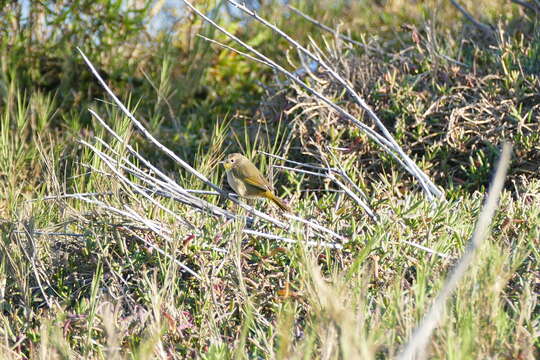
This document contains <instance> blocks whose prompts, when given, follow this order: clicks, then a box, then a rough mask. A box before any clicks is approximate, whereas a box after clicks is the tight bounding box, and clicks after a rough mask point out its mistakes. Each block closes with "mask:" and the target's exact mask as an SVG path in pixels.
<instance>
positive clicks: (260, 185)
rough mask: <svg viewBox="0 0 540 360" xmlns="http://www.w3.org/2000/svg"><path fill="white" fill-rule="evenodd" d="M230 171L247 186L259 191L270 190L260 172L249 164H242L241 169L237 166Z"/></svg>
mask: <svg viewBox="0 0 540 360" xmlns="http://www.w3.org/2000/svg"><path fill="white" fill-rule="evenodd" d="M232 170H233V172H234V175H236V176H237V177H238V178H240V179H242V180H243V181H244V182H246V183H247V184H249V185H251V186H253V187H255V188H257V189H260V190H261V191H266V190H271V187H270V184H269V183H268V181H266V179H265V178H264V177H263V176H262V174H261V172H260V171H259V170H258V169H257V168H256V167H255V165H253V164H252V163H251V162H244V163H243V164H242V167H241V168H240V166H238V167H235V168H233V169H232ZM250 174H251V175H250Z"/></svg>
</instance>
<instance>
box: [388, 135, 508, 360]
mask: <svg viewBox="0 0 540 360" xmlns="http://www.w3.org/2000/svg"><path fill="white" fill-rule="evenodd" d="M511 149H512V146H511V145H510V144H508V143H506V144H504V146H503V150H502V154H501V157H500V159H499V164H498V166H497V171H496V173H495V176H494V178H493V181H492V183H491V188H490V190H489V194H488V196H487V199H486V201H485V203H484V206H483V208H482V212H481V213H480V216H479V217H478V221H477V222H476V227H475V230H474V233H473V235H472V238H471V239H470V241H469V246H468V247H467V249H466V250H465V253H464V254H463V256H462V257H461V259H460V260H459V263H458V264H457V265H456V267H455V268H454V270H453V271H452V273H451V274H450V276H449V277H448V279H447V280H446V283H445V284H444V286H443V288H442V290H441V291H440V292H439V294H438V295H437V298H436V299H435V301H434V302H433V305H432V306H431V309H430V310H429V312H428V313H427V314H426V315H425V316H424V319H423V320H422V322H421V323H420V325H419V326H418V328H417V329H416V330H415V331H414V332H413V334H412V336H411V338H410V340H409V341H408V343H407V344H406V345H405V347H404V348H403V350H402V352H401V354H400V355H399V357H398V359H399V360H412V359H417V358H423V357H425V356H426V353H427V349H426V348H427V345H428V341H429V338H430V337H431V334H432V333H433V330H434V329H435V327H436V326H437V323H438V322H439V320H440V318H441V316H442V314H443V311H444V307H445V304H446V301H447V300H448V298H449V297H450V295H451V294H452V293H453V292H454V290H455V289H456V287H457V286H458V283H459V281H460V280H461V278H462V277H463V276H464V275H465V272H466V271H467V269H468V268H469V266H470V265H471V264H472V263H473V261H474V259H475V255H476V252H477V251H478V249H479V248H480V245H482V242H483V241H484V240H485V238H486V237H487V235H488V234H489V226H490V224H491V220H492V219H493V215H494V213H495V210H496V209H497V204H498V201H499V196H500V194H501V191H502V188H503V185H504V179H505V177H506V171H507V170H508V165H509V163H510V154H511Z"/></svg>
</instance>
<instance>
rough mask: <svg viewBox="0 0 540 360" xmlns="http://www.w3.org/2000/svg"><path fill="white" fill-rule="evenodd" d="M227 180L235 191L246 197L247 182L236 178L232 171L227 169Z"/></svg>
mask: <svg viewBox="0 0 540 360" xmlns="http://www.w3.org/2000/svg"><path fill="white" fill-rule="evenodd" d="M227 182H228V183H229V186H230V187H232V189H233V190H234V192H235V193H237V194H238V195H240V196H243V197H245V196H246V194H247V189H246V184H244V182H243V181H242V180H240V179H238V178H236V177H235V176H234V175H233V173H232V171H227Z"/></svg>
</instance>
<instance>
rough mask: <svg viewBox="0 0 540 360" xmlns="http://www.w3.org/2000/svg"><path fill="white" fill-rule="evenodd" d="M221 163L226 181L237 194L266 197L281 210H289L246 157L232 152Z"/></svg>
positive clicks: (248, 196) (250, 197)
mask: <svg viewBox="0 0 540 360" xmlns="http://www.w3.org/2000/svg"><path fill="white" fill-rule="evenodd" d="M221 163H222V164H223V167H224V168H225V171H226V173H227V182H228V183H229V185H230V186H231V188H232V189H233V190H234V192H235V193H237V194H238V195H239V196H241V197H245V198H248V199H253V198H260V197H262V198H266V199H269V200H272V201H273V202H274V203H275V204H276V205H277V206H279V208H280V209H281V210H283V211H285V212H291V208H290V206H289V205H287V203H286V202H285V201H283V200H282V199H280V198H279V197H277V196H276V195H275V194H274V192H273V191H272V186H271V185H270V183H269V182H268V180H266V179H265V178H264V176H263V175H262V174H261V172H260V171H259V170H258V169H257V168H256V167H255V165H253V163H252V162H251V161H250V160H249V159H248V158H247V157H245V156H244V155H242V154H240V153H232V154H229V155H227V157H226V158H225V160H223V161H221Z"/></svg>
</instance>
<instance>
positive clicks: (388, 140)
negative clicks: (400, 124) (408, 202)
mask: <svg viewBox="0 0 540 360" xmlns="http://www.w3.org/2000/svg"><path fill="white" fill-rule="evenodd" d="M182 2H183V3H184V4H185V5H186V6H187V7H189V8H190V9H191V10H192V11H193V12H195V13H196V14H197V15H199V16H200V17H202V18H203V19H204V20H205V21H207V22H209V23H210V24H211V25H212V26H214V27H215V28H216V29H218V30H219V31H221V32H222V33H224V34H225V35H226V36H228V37H229V38H230V39H232V40H234V41H235V42H237V43H238V44H240V45H241V46H243V47H244V48H246V49H247V50H249V51H251V52H253V53H254V54H256V55H257V57H258V58H259V59H260V60H263V61H265V62H267V63H268V64H271V68H272V69H274V70H275V71H278V72H280V73H282V74H284V75H286V76H287V77H288V78H289V79H291V80H292V81H294V82H295V83H296V84H297V85H299V86H300V87H302V88H303V89H304V90H306V91H307V92H309V93H310V94H312V95H314V96H315V97H316V98H318V99H319V100H321V101H322V102H323V103H325V104H327V105H328V106H329V107H331V108H332V109H333V110H335V111H337V112H338V113H339V114H341V115H343V116H344V117H345V118H347V119H349V120H350V121H351V122H352V123H353V124H355V125H356V126H358V127H359V128H360V129H362V130H363V131H364V132H365V133H366V134H367V135H368V136H369V137H370V138H371V139H372V140H373V141H374V142H375V143H377V144H378V145H379V146H381V147H382V148H383V150H384V151H386V152H387V153H388V154H389V155H391V156H392V157H393V158H394V159H395V160H396V161H398V163H399V164H400V165H401V166H402V167H403V168H404V169H406V170H407V171H408V172H409V173H410V174H411V175H413V176H414V177H416V178H417V180H418V181H419V182H420V185H421V187H422V188H423V189H424V191H425V192H426V194H427V196H428V198H429V199H430V200H433V199H434V197H441V196H442V195H443V193H442V191H441V190H439V189H438V188H437V187H436V186H435V185H434V184H433V183H432V182H431V180H430V179H429V178H428V177H427V175H425V174H424V173H423V172H422V171H421V170H420V168H418V166H417V165H416V164H415V163H414V162H413V161H412V160H411V159H410V158H409V157H408V156H407V155H406V154H405V153H404V152H403V150H402V149H401V148H400V147H399V145H398V144H397V143H396V142H395V140H394V139H393V138H392V136H391V135H390V133H389V132H388V130H386V128H385V127H384V125H383V123H382V122H381V121H380V120H379V118H378V117H377V115H376V114H375V113H374V112H373V110H372V109H371V108H370V107H369V106H368V105H367V103H366V102H365V101H364V100H363V99H361V98H360V97H359V96H358V94H356V93H355V92H354V90H352V88H351V86H350V85H349V84H348V83H347V82H346V81H345V80H343V79H342V78H341V77H340V76H339V75H338V74H337V73H336V72H335V71H334V70H333V69H332V68H331V67H329V66H328V65H326V64H325V63H324V62H322V63H321V65H323V67H324V68H325V70H327V71H328V72H329V73H330V74H331V75H332V76H334V78H335V79H336V80H338V81H339V82H340V83H341V84H342V85H343V86H345V88H346V89H347V91H348V92H350V93H351V95H352V96H353V97H354V98H355V100H356V101H357V102H358V103H359V105H360V106H361V107H362V108H363V109H364V110H365V111H366V113H367V114H368V115H369V116H370V118H372V119H373V120H374V122H375V123H376V124H377V126H378V127H379V129H381V131H382V132H383V134H384V136H381V135H380V134H378V133H377V132H375V131H374V130H373V129H371V128H370V127H368V126H367V125H365V124H363V123H362V122H360V121H359V120H357V119H356V118H355V117H354V116H353V115H351V114H350V113H348V112H347V111H346V110H344V109H343V108H341V107H340V106H338V105H336V104H334V103H333V102H332V101H331V100H330V99H328V98H327V97H325V96H324V95H322V94H320V93H319V92H318V91H316V90H314V89H313V88H311V87H309V86H308V85H307V84H305V83H304V82H303V81H301V80H300V78H299V77H298V76H295V75H294V74H292V73H291V72H289V71H288V70H286V69H285V68H283V67H282V66H280V65H278V64H277V63H275V62H274V61H272V60H271V59H270V58H268V57H267V56H265V55H263V54H262V53H261V52H259V51H257V50H256V49H254V48H253V47H252V46H250V45H248V44H247V43H245V42H244V41H242V40H240V39H239V38H238V37H236V36H235V35H233V34H231V33H230V32H228V31H227V30H226V29H224V28H223V27H221V26H219V25H218V24H217V23H216V22H215V21H213V20H212V19H210V18H209V17H208V16H206V15H205V14H203V13H202V12H201V11H200V10H198V9H197V8H196V7H195V6H193V5H192V4H191V2H189V1H187V0H182ZM229 2H230V3H231V4H233V5H234V6H235V7H237V8H239V9H240V10H242V11H243V12H244V13H246V14H248V15H250V16H252V17H253V18H255V19H256V20H257V21H259V22H261V23H263V24H264V25H265V26H267V27H269V28H270V29H272V30H273V31H275V32H277V33H278V34H280V35H281V36H283V37H284V38H285V39H286V40H287V41H289V42H290V43H291V44H293V45H294V46H295V47H296V48H297V49H300V50H302V51H303V52H304V53H305V54H306V55H308V56H309V57H311V58H312V59H314V60H316V61H321V59H320V58H316V57H315V56H314V55H312V54H310V53H309V52H308V51H307V49H305V48H304V47H302V46H301V45H300V44H298V43H297V42H296V41H294V40H293V39H291V38H290V37H289V36H288V35H287V34H285V33H283V32H282V31H281V30H280V29H278V28H277V27H275V26H273V25H271V24H270V23H268V22H267V21H265V20H264V19H262V18H260V17H259V16H258V15H257V14H256V13H255V12H253V11H251V10H250V9H248V8H247V7H245V6H243V5H240V4H238V3H237V2H235V1H231V0H229Z"/></svg>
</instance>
